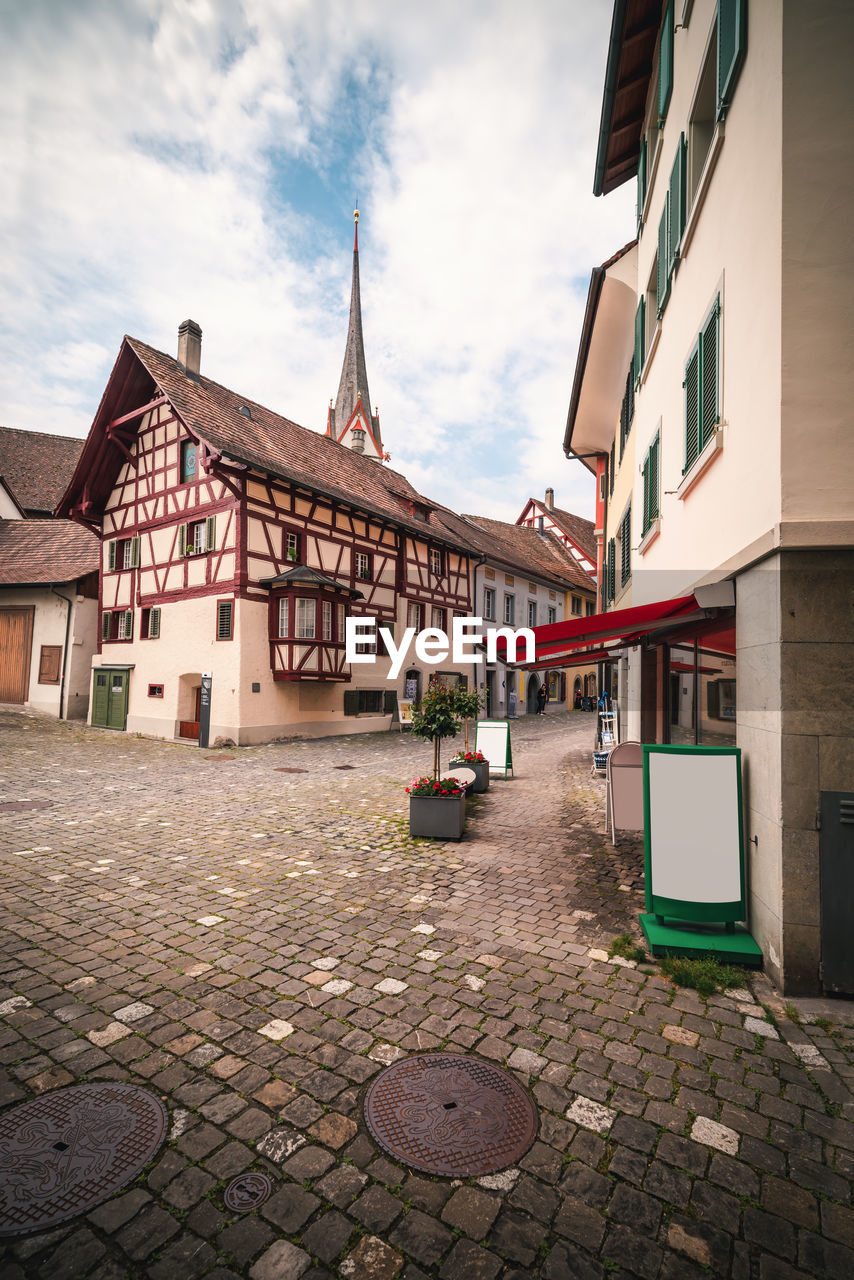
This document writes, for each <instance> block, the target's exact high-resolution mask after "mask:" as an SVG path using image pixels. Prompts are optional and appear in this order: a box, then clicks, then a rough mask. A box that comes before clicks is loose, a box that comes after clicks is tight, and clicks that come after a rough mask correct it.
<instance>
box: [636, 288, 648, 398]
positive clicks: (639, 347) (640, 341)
mask: <svg viewBox="0 0 854 1280" xmlns="http://www.w3.org/2000/svg"><path fill="white" fill-rule="evenodd" d="M645 312H646V299H645V298H641V300H640V302H639V303H638V309H637V311H636V312H635V351H634V362H635V377H636V378H639V377H640V376H641V372H642V371H643V361H644V356H645V355H646V351H645V349H644V348H645V347H646V342H645V341H644V339H645V337H646V332H645V325H646V316H645Z"/></svg>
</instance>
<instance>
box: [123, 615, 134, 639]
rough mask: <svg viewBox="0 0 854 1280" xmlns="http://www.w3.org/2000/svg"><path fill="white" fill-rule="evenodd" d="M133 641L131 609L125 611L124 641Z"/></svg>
mask: <svg viewBox="0 0 854 1280" xmlns="http://www.w3.org/2000/svg"><path fill="white" fill-rule="evenodd" d="M132 639H133V609H126V610H125V640H132Z"/></svg>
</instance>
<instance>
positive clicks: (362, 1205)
mask: <svg viewBox="0 0 854 1280" xmlns="http://www.w3.org/2000/svg"><path fill="white" fill-rule="evenodd" d="M349 1213H350V1214H351V1215H352V1216H353V1217H354V1218H358V1220H359V1221H360V1222H361V1223H362V1225H363V1226H365V1227H367V1228H368V1230H369V1231H386V1230H387V1229H388V1227H390V1226H391V1224H392V1223H393V1222H394V1221H395V1219H396V1218H398V1217H400V1215H401V1213H403V1205H402V1204H401V1202H400V1201H399V1200H398V1199H397V1197H396V1196H393V1195H390V1194H389V1192H388V1191H386V1189H385V1187H379V1186H372V1187H368V1189H367V1191H363V1192H362V1194H361V1195H360V1196H359V1198H358V1200H356V1201H355V1203H354V1204H352V1205H351V1206H350V1209H349Z"/></svg>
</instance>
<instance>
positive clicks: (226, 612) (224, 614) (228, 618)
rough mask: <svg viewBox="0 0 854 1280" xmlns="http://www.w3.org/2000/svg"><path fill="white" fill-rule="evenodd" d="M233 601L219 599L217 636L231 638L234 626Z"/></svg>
mask: <svg viewBox="0 0 854 1280" xmlns="http://www.w3.org/2000/svg"><path fill="white" fill-rule="evenodd" d="M232 608H233V606H232V601H231V600H218V601H217V606H216V638H217V640H230V639H231V627H232Z"/></svg>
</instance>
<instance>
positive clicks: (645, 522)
mask: <svg viewBox="0 0 854 1280" xmlns="http://www.w3.org/2000/svg"><path fill="white" fill-rule="evenodd" d="M641 475H642V476H643V519H642V521H641V537H642V538H644V537H646V535H647V533H648V532H649V526H650V523H651V521H650V518H649V454H647V455H646V457H645V458H644V460H643V466H642V467H641Z"/></svg>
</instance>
